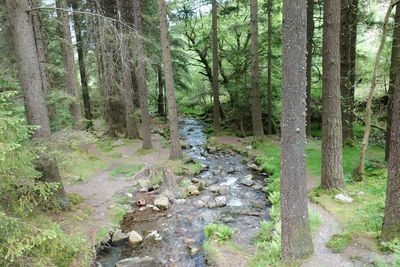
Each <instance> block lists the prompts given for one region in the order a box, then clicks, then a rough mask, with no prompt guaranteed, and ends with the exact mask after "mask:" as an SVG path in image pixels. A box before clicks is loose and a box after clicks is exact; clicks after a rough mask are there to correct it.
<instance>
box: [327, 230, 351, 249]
mask: <svg viewBox="0 0 400 267" xmlns="http://www.w3.org/2000/svg"><path fill="white" fill-rule="evenodd" d="M351 239H352V238H351V236H350V234H336V235H333V236H332V237H331V239H330V240H329V241H328V244H327V246H328V248H330V249H333V250H334V251H335V252H336V253H339V252H342V251H343V250H344V249H345V248H346V247H347V246H348V245H349V244H350V242H351Z"/></svg>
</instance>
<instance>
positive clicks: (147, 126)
mask: <svg viewBox="0 0 400 267" xmlns="http://www.w3.org/2000/svg"><path fill="white" fill-rule="evenodd" d="M140 1H141V0H133V20H134V24H135V29H136V33H137V34H138V35H139V36H137V38H136V55H137V57H138V60H137V66H136V68H135V69H136V78H137V85H138V89H139V100H140V113H141V115H142V135H143V148H144V149H150V148H152V147H153V145H152V143H151V119H150V113H149V102H148V101H149V100H148V92H147V79H146V62H145V55H144V53H145V51H144V41H143V36H142V32H143V31H142V16H141V6H140Z"/></svg>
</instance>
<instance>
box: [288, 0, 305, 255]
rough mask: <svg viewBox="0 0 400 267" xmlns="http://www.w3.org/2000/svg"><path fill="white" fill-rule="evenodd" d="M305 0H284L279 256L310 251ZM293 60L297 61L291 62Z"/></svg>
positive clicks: (302, 253) (303, 253)
mask: <svg viewBox="0 0 400 267" xmlns="http://www.w3.org/2000/svg"><path fill="white" fill-rule="evenodd" d="M306 5H307V3H306V1H302V0H284V1H283V16H284V19H283V59H282V60H283V79H282V85H283V86H282V90H283V93H282V124H281V128H282V143H281V147H282V156H281V223H282V229H281V232H282V239H281V249H282V253H281V256H282V260H283V261H285V262H288V261H294V260H297V259H301V258H304V257H306V256H308V255H310V254H312V253H313V244H312V238H311V231H310V222H309V217H308V209H307V192H306V178H307V176H306V156H305V155H306V152H305V143H306V129H305V126H306V125H305V122H306V87H307V79H306V65H307V62H306V51H307V50H306V49H307V48H306V42H307V15H306ZM293 62H296V64H293Z"/></svg>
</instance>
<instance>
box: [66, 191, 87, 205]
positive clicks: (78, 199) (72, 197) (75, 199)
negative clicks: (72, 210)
mask: <svg viewBox="0 0 400 267" xmlns="http://www.w3.org/2000/svg"><path fill="white" fill-rule="evenodd" d="M68 199H69V202H70V203H71V205H72V206H76V205H79V204H81V203H82V202H83V201H84V200H85V199H84V198H83V197H82V196H81V195H79V194H76V193H68Z"/></svg>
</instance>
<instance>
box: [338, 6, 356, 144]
mask: <svg viewBox="0 0 400 267" xmlns="http://www.w3.org/2000/svg"><path fill="white" fill-rule="evenodd" d="M341 5H342V8H341V27H340V32H341V43H340V57H341V65H340V66H341V69H340V72H341V82H340V88H341V95H342V125H343V130H342V132H343V142H344V143H345V142H347V141H349V140H351V139H352V138H353V121H354V119H353V116H354V115H353V113H354V111H353V107H354V103H353V102H354V86H355V81H354V80H355V75H354V74H355V56H356V45H357V43H356V42H357V1H356V0H341Z"/></svg>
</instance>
